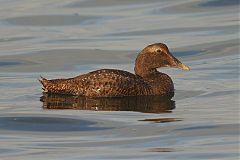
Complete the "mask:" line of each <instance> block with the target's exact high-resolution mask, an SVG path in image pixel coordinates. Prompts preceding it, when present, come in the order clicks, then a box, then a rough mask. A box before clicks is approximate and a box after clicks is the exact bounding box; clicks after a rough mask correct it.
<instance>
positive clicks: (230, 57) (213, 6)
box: [0, 0, 239, 160]
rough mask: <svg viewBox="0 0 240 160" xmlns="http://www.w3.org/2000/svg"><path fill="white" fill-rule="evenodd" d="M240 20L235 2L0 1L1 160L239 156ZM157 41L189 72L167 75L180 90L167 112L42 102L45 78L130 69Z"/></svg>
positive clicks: (151, 107) (228, 159)
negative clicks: (139, 54)
mask: <svg viewBox="0 0 240 160" xmlns="http://www.w3.org/2000/svg"><path fill="white" fill-rule="evenodd" d="M238 14H239V1H238V0H182V1H178V0H172V1H166V0H164V1H157V0H138V1H137V0H132V1H125V0H122V1H117V0H101V1H97V0H73V1H62V0H53V1H47V0H42V1H27V0H26V1H17V0H12V1H7V0H3V1H2V2H1V6H0V48H1V50H0V93H1V94H0V159H2V160H9V159H14V160H15V159H31V160H32V159H51V160H52V159H56V160H59V159H70V160H74V159H104V160H105V159H182V160H185V159H224V160H225V159H226V160H231V159H239V17H238ZM156 42H163V43H166V44H167V45H168V46H169V48H170V51H171V52H172V54H173V55H175V56H176V57H177V58H179V59H180V60H181V61H182V62H184V63H185V64H187V65H188V66H190V68H191V70H190V71H189V72H184V71H181V70H177V69H171V68H168V69H160V70H161V71H162V72H164V73H167V74H168V75H170V76H171V77H172V79H173V81H174V85H175V89H176V92H175V96H174V98H173V101H174V103H173V102H171V103H164V104H161V105H163V106H164V107H165V108H164V110H160V109H159V108H158V107H157V106H155V105H154V104H155V103H150V104H149V103H146V104H145V102H144V103H141V105H140V106H139V105H136V106H134V105H135V101H134V103H133V101H132V100H127V102H128V103H126V104H128V105H124V103H123V104H121V106H119V103H118V101H116V102H115V101H114V104H112V102H111V103H110V102H108V103H107V104H106V103H105V102H106V101H104V103H103V102H102V101H101V102H99V101H92V100H91V101H90V102H91V105H92V106H91V105H90V107H89V105H88V107H86V106H85V109H84V108H79V107H78V104H79V103H75V101H73V100H72V99H71V98H70V99H65V101H66V102H67V103H66V104H64V103H60V105H66V106H67V107H69V106H71V105H72V106H74V107H75V108H74V109H56V108H55V109H53V107H59V104H54V105H52V106H51V105H49V104H48V107H46V104H44V103H43V102H42V101H40V98H41V97H42V90H41V86H40V84H39V82H38V78H39V77H40V75H42V76H44V77H47V78H63V77H72V76H75V75H78V74H82V73H86V72H89V71H92V70H95V69H99V68H117V69H123V70H127V71H130V72H133V67H134V60H135V57H136V55H137V53H138V52H139V51H140V50H141V49H142V48H144V47H145V46H146V45H148V44H151V43H156ZM58 98H59V97H58ZM93 103H96V104H97V108H96V104H94V105H93ZM115 103H118V105H117V106H116V104H115ZM88 104H89V103H88ZM103 104H104V105H103ZM109 104H111V105H113V106H112V107H111V106H110V105H109ZM132 104H134V105H132ZM142 105H143V106H149V107H145V108H143V107H142ZM168 105H169V106H168ZM66 106H65V107H66ZM51 107H52V108H51ZM166 109H167V110H166ZM110 110H112V111H110Z"/></svg>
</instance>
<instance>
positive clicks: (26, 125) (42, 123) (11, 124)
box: [0, 116, 112, 132]
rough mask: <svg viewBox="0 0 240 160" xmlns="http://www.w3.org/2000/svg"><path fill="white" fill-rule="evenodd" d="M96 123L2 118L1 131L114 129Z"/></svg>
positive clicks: (70, 120)
mask: <svg viewBox="0 0 240 160" xmlns="http://www.w3.org/2000/svg"><path fill="white" fill-rule="evenodd" d="M95 125H97V123H96V122H93V121H88V120H81V119H72V118H60V117H45V116H43V117H42V116H16V117H14V116H10V117H0V130H10V131H31V132H59V131H60V132H72V131H97V130H105V129H112V128H109V127H99V126H95Z"/></svg>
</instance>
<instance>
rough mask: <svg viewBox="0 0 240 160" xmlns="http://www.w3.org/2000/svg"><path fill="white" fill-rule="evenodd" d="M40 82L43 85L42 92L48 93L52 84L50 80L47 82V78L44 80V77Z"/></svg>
mask: <svg viewBox="0 0 240 160" xmlns="http://www.w3.org/2000/svg"><path fill="white" fill-rule="evenodd" d="M38 81H39V82H40V83H41V84H42V86H43V87H42V90H43V92H45V93H46V92H48V89H47V88H48V86H49V84H50V83H51V82H50V81H49V80H47V79H46V78H43V77H42V76H40V79H38Z"/></svg>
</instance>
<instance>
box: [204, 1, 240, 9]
mask: <svg viewBox="0 0 240 160" xmlns="http://www.w3.org/2000/svg"><path fill="white" fill-rule="evenodd" d="M235 5H239V0H209V1H206V2H203V3H201V4H200V6H202V7H226V6H235Z"/></svg>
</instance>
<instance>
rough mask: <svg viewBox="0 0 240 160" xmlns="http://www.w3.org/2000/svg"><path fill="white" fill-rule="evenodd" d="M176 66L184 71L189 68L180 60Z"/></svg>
mask: <svg viewBox="0 0 240 160" xmlns="http://www.w3.org/2000/svg"><path fill="white" fill-rule="evenodd" d="M177 68H179V69H182V70H184V71H189V70H190V68H189V67H188V66H187V65H186V64H183V63H182V62H180V63H178V65H177Z"/></svg>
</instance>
